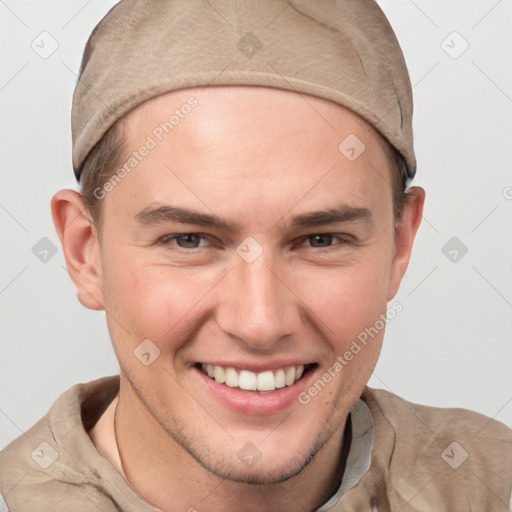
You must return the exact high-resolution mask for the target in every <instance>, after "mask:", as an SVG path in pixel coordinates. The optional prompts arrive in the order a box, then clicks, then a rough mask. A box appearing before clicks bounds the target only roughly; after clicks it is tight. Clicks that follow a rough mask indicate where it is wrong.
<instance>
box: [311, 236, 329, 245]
mask: <svg viewBox="0 0 512 512" xmlns="http://www.w3.org/2000/svg"><path fill="white" fill-rule="evenodd" d="M332 239H333V236H332V235H313V236H310V237H309V238H308V240H309V242H310V244H311V247H329V246H330V245H332Z"/></svg>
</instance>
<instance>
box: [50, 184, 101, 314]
mask: <svg viewBox="0 0 512 512" xmlns="http://www.w3.org/2000/svg"><path fill="white" fill-rule="evenodd" d="M52 216H53V223H54V224H55V229H56V230H57V234H58V235H59V239H60V243H61V245H62V250H63V252H64V257H65V258H66V267H67V269H68V272H69V275H70V277H71V279H72V281H73V283H74V284H75V286H76V289H77V296H78V300H79V301H80V302H81V304H82V305H84V306H85V307H86V308H89V309H96V310H101V309H104V301H103V294H102V287H101V283H102V272H101V258H100V245H99V241H98V233H97V229H96V226H95V224H94V222H93V221H92V219H91V217H90V215H89V213H88V211H87V209H86V208H85V206H84V203H83V200H82V196H81V195H80V194H79V193H78V192H75V191H74V190H61V191H60V192H57V193H56V194H55V195H54V196H53V198H52Z"/></svg>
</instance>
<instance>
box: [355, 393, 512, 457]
mask: <svg viewBox="0 0 512 512" xmlns="http://www.w3.org/2000/svg"><path fill="white" fill-rule="evenodd" d="M363 399H364V400H365V401H366V402H373V403H374V404H376V405H377V406H378V407H379V409H380V410H381V411H382V414H383V415H384V416H385V417H386V419H387V420H388V421H389V422H390V423H391V424H392V425H393V426H394V427H395V428H398V429H400V430H407V429H409V428H419V430H420V431H424V430H426V431H428V432H430V433H431V434H434V435H436V436H442V435H444V434H447V435H454V434H455V433H456V434H457V435H459V436H461V437H475V436H478V437H481V438H482V440H485V439H488V440H489V441H496V442H497V443H505V445H506V447H508V446H509V445H511V443H512V429H510V428H509V427H507V426H506V425H505V424H503V423H501V422H500V421H497V420H495V419H492V418H489V417H488V416H485V415H483V414H480V413H478V412H475V411H470V410H468V409H461V408H443V407H431V406H427V405H421V404H417V403H414V402H410V401H408V400H405V399H404V398H402V397H400V396H398V395H395V394H393V393H390V392H389V391H385V390H383V389H372V388H369V387H367V388H366V389H365V391H364V393H363ZM510 448H511V449H512V446H510Z"/></svg>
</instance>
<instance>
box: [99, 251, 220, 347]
mask: <svg viewBox="0 0 512 512" xmlns="http://www.w3.org/2000/svg"><path fill="white" fill-rule="evenodd" d="M120 261H123V262H124V264H118V262H120ZM104 281H105V283H106V287H107V293H106V301H107V307H108V311H109V312H110V313H111V314H112V316H113V317H115V319H116V320H117V322H114V321H111V322H110V323H111V324H112V329H114V330H115V333H112V334H113V340H114V342H115V341H118V344H119V342H120V341H121V339H123V340H126V341H123V343H124V344H126V343H131V344H133V343H135V344H137V343H140V341H141V340H143V339H146V338H149V339H150V340H152V341H153V342H154V343H156V344H157V345H158V347H159V348H160V350H161V351H166V350H169V349H172V350H176V349H177V348H178V346H170V343H172V341H173V340H176V344H179V343H181V342H182V341H181V340H182V338H183V336H181V334H183V333H185V332H186V331H187V330H189V329H190V325H191V322H195V321H196V320H197V317H196V315H197V312H198V311H199V310H200V308H199V307H198V304H199V303H200V302H201V298H202V297H204V295H205V293H206V291H207V290H208V289H210V288H211V286H212V285H211V284H210V281H212V282H214V276H213V275H212V276H210V275H208V274H207V273H204V272H201V273H199V272H197V270H193V269H192V270H190V271H184V270H183V269H180V268H172V267H169V266H165V265H161V266H144V265H143V264H141V263H140V262H139V261H138V259H137V258H136V257H133V256H130V255H128V254H127V255H125V256H124V257H122V258H115V257H111V258H110V260H109V263H108V268H107V269H106V271H105V280H104ZM107 317H108V315H107ZM116 323H118V324H120V325H122V327H123V328H124V329H122V328H121V329H120V328H119V326H117V327H116V325H115V324H116ZM128 333H129V334H128ZM129 340H132V341H129ZM137 340H138V341H137Z"/></svg>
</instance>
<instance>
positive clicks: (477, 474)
mask: <svg viewBox="0 0 512 512" xmlns="http://www.w3.org/2000/svg"><path fill="white" fill-rule="evenodd" d="M118 392H119V376H113V377H105V378H103V379H98V380H96V381H93V382H89V383H86V384H77V385H76V386H73V387H72V388H71V389H69V390H68V391H66V392H65V393H63V394H62V395H61V396H60V397H59V398H58V399H57V400H56V401H55V403H54V404H53V405H52V407H51V408H50V410H49V411H48V413H47V414H46V415H45V416H44V417H43V418H41V420H39V421H38V422H37V423H36V424H35V425H34V426H33V427H32V428H30V429H29V430H27V432H25V434H23V435H22V436H20V437H19V438H18V439H16V440H14V441H13V442H12V443H10V444H9V445H8V446H7V447H6V448H4V449H3V450H2V451H1V452H0V492H1V494H2V496H3V500H2V499H1V498H0V511H2V512H4V511H6V510H9V511H10V512H46V511H51V512H70V511H71V512H98V511H101V512H119V511H120V510H121V511H130V512H131V511H134V512H135V511H137V512H138V511H140V512H155V509H154V508H152V507H151V506H150V505H148V504H147V503H146V502H144V500H142V499H141V498H140V497H139V496H138V495H137V493H135V492H134V490H133V489H132V488H131V487H130V486H129V485H128V484H127V482H126V481H125V479H124V478H123V476H122V468H121V466H120V461H119V459H116V453H115V450H114V451H112V446H115V445H114V444H113V443H112V441H113V439H112V437H111V436H112V429H110V428H109V426H108V425H109V422H110V425H112V423H111V418H112V416H111V415H112V409H108V406H109V405H110V404H112V403H113V400H114V399H115V397H116V396H117V394H118ZM357 404H364V407H363V406H362V405H361V406H360V409H359V411H360V412H361V411H362V412H364V411H367V412H368V413H369V415H368V416H367V417H370V418H371V420H372V422H373V425H374V426H373V428H370V429H369V430H368V429H367V430H366V433H365V428H364V425H363V426H361V425H360V426H358V425H357V421H359V420H357V418H358V416H359V415H358V413H355V414H351V417H352V422H353V425H352V426H353V432H355V433H358V432H359V433H360V434H361V435H360V438H361V439H363V438H364V435H368V436H370V434H369V432H372V435H373V445H372V447H371V461H370V465H369V467H368V468H367V469H364V468H365V464H366V462H365V453H366V452H365V447H366V446H367V442H363V441H362V444H361V445H360V446H359V447H358V446H357V444H356V443H354V439H355V438H356V437H357V436H354V437H353V442H352V443H351V447H350V452H349V459H350V458H351V457H352V459H351V460H348V459H347V469H346V471H345V474H344V475H343V479H342V485H341V487H340V489H339V490H338V492H337V493H336V495H335V496H333V497H332V498H331V500H329V501H328V503H326V504H325V505H324V506H323V507H322V508H321V510H322V511H325V510H329V512H348V511H350V512H355V511H357V512H375V511H377V510H378V512H395V511H396V512H398V511H401V512H470V511H478V512H484V511H485V512H509V506H510V497H511V491H512V489H511V486H512V431H511V430H510V429H509V428H508V427H506V426H505V425H503V424H502V423H500V422H498V421H496V420H493V419H491V418H488V417H486V416H483V415H481V414H477V413H475V412H471V411H467V410H464V409H441V408H435V407H425V406H421V405H418V404H414V403H411V402H408V401H406V400H404V399H403V398H400V397H399V396H397V395H394V394H392V393H389V392H387V391H383V390H377V389H371V388H368V387H367V388H366V389H365V390H364V392H363V394H362V396H361V400H360V401H358V402H356V404H355V406H356V409H357V408H358V407H359V406H358V405H357ZM112 407H114V405H112ZM106 410H108V412H107V414H106V415H103V413H104V412H105V411H106ZM365 414H367V413H365ZM365 414H361V415H360V417H361V418H362V420H361V421H362V422H363V423H364V421H365V420H364V418H365ZM100 418H101V419H102V420H101V421H102V423H100V424H99V425H100V426H99V428H98V429H97V430H95V431H94V434H93V437H94V439H95V442H96V443H97V444H98V448H96V446H95V445H94V444H93V442H92V441H91V438H90V437H89V435H88V432H90V431H91V429H92V427H93V426H94V425H95V424H96V423H97V422H98V420H100ZM103 422H104V423H103ZM102 425H105V426H106V428H105V429H103V428H102ZM109 431H110V434H109V433H108V432H109ZM96 434H98V435H96ZM109 435H110V438H109V437H108V436H109ZM100 452H101V453H103V454H104V455H103V456H102V455H101V454H100ZM110 460H112V462H110ZM116 465H117V466H118V468H119V469H117V468H116ZM361 473H362V476H361ZM340 476H341V475H340ZM345 486H346V487H345ZM301 512H302V511H301ZM307 512H311V511H307Z"/></svg>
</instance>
